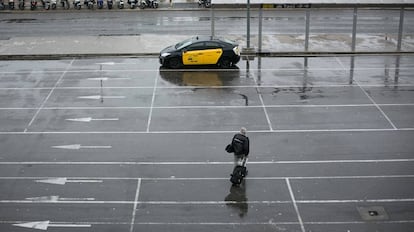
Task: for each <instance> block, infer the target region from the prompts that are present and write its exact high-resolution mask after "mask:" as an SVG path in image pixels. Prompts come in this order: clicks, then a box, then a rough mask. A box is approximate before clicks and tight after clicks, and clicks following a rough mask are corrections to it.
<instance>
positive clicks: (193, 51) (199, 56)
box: [160, 36, 240, 68]
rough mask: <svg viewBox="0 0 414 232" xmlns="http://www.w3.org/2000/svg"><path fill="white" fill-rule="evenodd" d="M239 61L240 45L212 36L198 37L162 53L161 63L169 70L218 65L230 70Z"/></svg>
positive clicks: (166, 49)
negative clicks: (190, 66)
mask: <svg viewBox="0 0 414 232" xmlns="http://www.w3.org/2000/svg"><path fill="white" fill-rule="evenodd" d="M239 60H240V50H239V45H238V44H236V43H234V42H232V41H230V40H227V39H220V38H215V37H211V36H205V37H202V36H196V37H193V38H190V39H187V40H184V41H182V42H179V43H177V44H176V45H173V46H169V47H167V48H165V49H163V50H162V51H161V52H160V63H161V65H162V66H163V67H168V68H181V67H183V66H188V65H217V66H219V67H222V68H229V67H232V66H234V65H235V64H237V62H239Z"/></svg>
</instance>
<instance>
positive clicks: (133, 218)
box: [129, 178, 141, 232]
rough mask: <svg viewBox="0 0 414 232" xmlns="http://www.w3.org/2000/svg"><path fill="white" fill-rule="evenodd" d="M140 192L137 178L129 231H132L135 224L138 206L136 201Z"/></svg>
mask: <svg viewBox="0 0 414 232" xmlns="http://www.w3.org/2000/svg"><path fill="white" fill-rule="evenodd" d="M140 191H141V178H138V181H137V189H136V191H135V200H134V207H133V208H132V219H131V225H130V227H129V231H130V232H133V231H134V224H135V216H136V213H137V206H138V200H139V193H140Z"/></svg>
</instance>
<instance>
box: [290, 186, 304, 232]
mask: <svg viewBox="0 0 414 232" xmlns="http://www.w3.org/2000/svg"><path fill="white" fill-rule="evenodd" d="M285 181H286V185H287V186H288V189H289V194H290V198H291V200H292V204H293V208H294V209H295V212H296V216H297V217H298V221H299V225H300V228H301V229H302V232H306V230H305V226H304V225H303V220H302V216H301V215H300V212H299V208H298V205H297V202H296V200H295V194H294V193H293V190H292V186H290V181H289V179H288V178H286V179H285Z"/></svg>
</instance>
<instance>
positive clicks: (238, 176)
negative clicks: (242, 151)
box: [230, 157, 247, 185]
mask: <svg viewBox="0 0 414 232" xmlns="http://www.w3.org/2000/svg"><path fill="white" fill-rule="evenodd" d="M246 162H247V157H243V159H242V160H241V163H239V165H237V166H236V167H234V169H233V173H232V174H230V176H231V177H230V182H231V183H233V185H240V184H241V182H242V181H243V178H244V177H245V176H246V175H247V168H246Z"/></svg>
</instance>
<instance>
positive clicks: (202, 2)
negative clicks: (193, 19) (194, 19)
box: [198, 0, 211, 8]
mask: <svg viewBox="0 0 414 232" xmlns="http://www.w3.org/2000/svg"><path fill="white" fill-rule="evenodd" d="M198 5H199V6H204V7H205V8H210V7H211V0H198Z"/></svg>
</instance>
